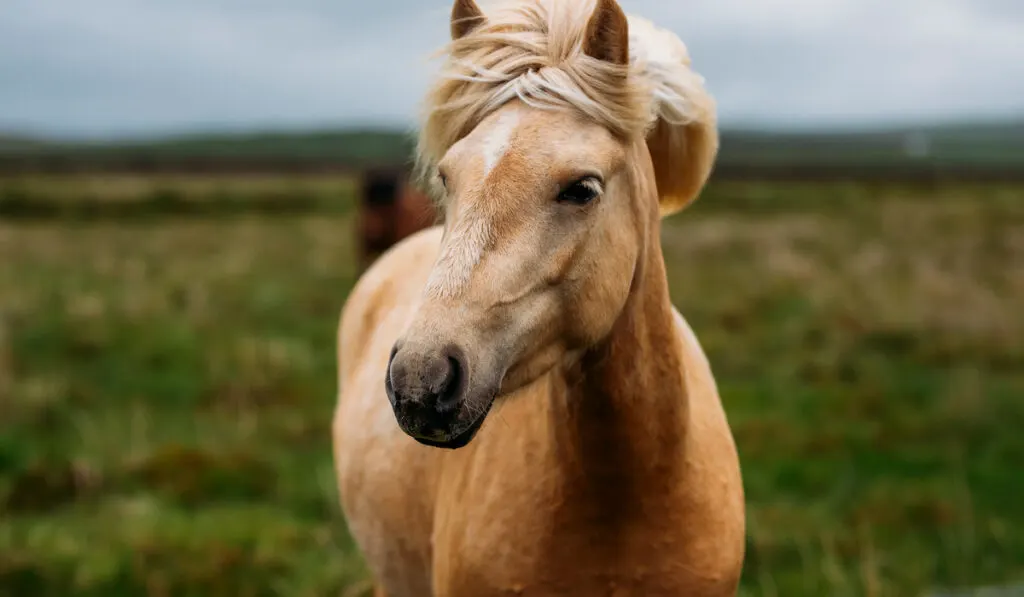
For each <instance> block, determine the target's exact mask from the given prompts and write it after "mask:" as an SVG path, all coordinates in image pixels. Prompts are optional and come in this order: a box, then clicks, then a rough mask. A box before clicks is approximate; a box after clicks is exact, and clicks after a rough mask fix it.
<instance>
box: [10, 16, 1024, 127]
mask: <svg viewBox="0 0 1024 597" xmlns="http://www.w3.org/2000/svg"><path fill="white" fill-rule="evenodd" d="M623 6H624V7H625V8H626V9H627V10H628V11H632V12H637V13H639V14H643V15H644V16H648V17H649V18H652V19H653V20H655V21H656V22H658V23H660V24H662V25H664V26H666V27H669V28H671V29H673V30H674V31H676V32H678V33H679V34H680V35H681V36H682V37H683V39H684V40H685V41H686V42H687V44H688V45H689V47H690V50H691V53H692V54H693V57H694V61H695V64H696V67H697V69H698V70H699V71H700V72H701V73H702V74H703V75H704V76H705V77H706V78H707V81H708V85H709V86H710V88H711V89H712V91H713V92H714V94H715V95H716V97H717V98H718V101H719V109H720V112H721V116H722V121H723V123H730V122H733V123H739V122H743V123H755V124H774V123H787V124H820V123H826V124H856V123H859V122H868V121H882V120H901V119H930V118H956V117H976V116H985V115H1005V114H1024V44H1021V43H1020V41H1019V40H1020V38H1021V35H1022V33H1021V32H1022V31H1024V3H1020V2H1019V1H1018V0H689V1H687V2H664V1H662V0H623ZM447 13H448V6H447V2H438V3H433V2H431V3H425V2H421V1H417V0H391V1H389V2H386V3H385V2H372V1H370V0H359V1H357V0H341V1H340V2H339V1H338V0H292V1H291V2H290V3H285V2H280V1H277V2H270V1H269V0H91V1H90V2H88V3H85V2H77V1H76V0H6V2H4V4H3V6H2V7H0V128H18V129H28V130H38V131H45V132H52V133H58V134H125V133H134V132H139V133H144V132H149V131H170V130H176V129H196V128H203V127H221V128H223V127H261V126H316V125H321V124H357V123H375V124H376V123H390V124H411V123H412V121H413V118H414V117H415V113H416V107H417V103H418V101H419V97H420V95H421V94H422V92H423V90H424V88H425V86H426V84H427V80H428V77H429V75H430V73H431V66H432V65H431V64H430V63H428V62H427V61H426V58H427V56H428V55H429V53H430V52H431V51H432V50H434V49H436V48H437V47H438V46H439V45H440V44H442V43H443V42H444V40H445V37H446V35H447Z"/></svg>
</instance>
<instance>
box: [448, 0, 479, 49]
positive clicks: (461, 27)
mask: <svg viewBox="0 0 1024 597" xmlns="http://www.w3.org/2000/svg"><path fill="white" fill-rule="evenodd" d="M486 20H487V17H485V16H484V11H482V10H480V7H479V6H477V5H476V2H474V1H473V0H455V4H454V5H453V6H452V39H453V40H455V39H461V38H463V37H465V36H466V35H467V34H468V33H469V32H470V31H472V30H474V29H476V28H477V27H479V26H480V25H483V24H484V22H485V21H486Z"/></svg>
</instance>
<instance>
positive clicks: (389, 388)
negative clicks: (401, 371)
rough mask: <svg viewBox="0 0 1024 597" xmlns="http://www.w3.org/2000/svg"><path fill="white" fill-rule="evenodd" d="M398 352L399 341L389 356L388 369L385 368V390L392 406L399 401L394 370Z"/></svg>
mask: <svg viewBox="0 0 1024 597" xmlns="http://www.w3.org/2000/svg"><path fill="white" fill-rule="evenodd" d="M396 354H398V343H395V345H394V346H393V347H392V348H391V354H390V355H389V356H388V366H387V369H385V370H384V392H385V394H387V397H388V402H390V403H391V405H392V406H394V405H395V404H396V403H397V402H398V395H397V394H396V393H395V383H394V370H393V365H394V364H395V355H396Z"/></svg>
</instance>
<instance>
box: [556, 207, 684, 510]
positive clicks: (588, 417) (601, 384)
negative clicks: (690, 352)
mask: <svg viewBox="0 0 1024 597" xmlns="http://www.w3.org/2000/svg"><path fill="white" fill-rule="evenodd" d="M654 225H655V226H657V223H655V224H654ZM651 236H652V237H653V238H651V240H650V242H649V243H648V246H647V248H646V251H645V255H644V256H643V258H642V262H641V264H640V267H639V268H638V276H637V279H636V280H635V283H634V286H633V289H632V291H631V293H630V296H629V298H628V300H627V302H626V306H625V308H624V310H623V313H622V315H621V316H620V317H619V319H618V321H617V322H616V324H615V325H614V327H613V329H612V332H611V334H610V335H609V336H608V338H607V339H606V340H605V341H604V342H602V343H601V344H600V345H599V346H597V347H595V348H594V349H593V350H591V351H590V352H589V353H587V354H586V355H585V356H584V357H583V358H582V359H581V361H580V362H579V364H578V365H577V366H576V367H574V369H573V370H572V371H571V372H570V373H569V375H568V378H567V379H566V382H567V383H566V385H565V388H564V392H563V395H564V400H563V401H558V402H559V403H560V404H559V406H556V407H555V409H554V411H553V412H554V413H555V416H556V417H560V418H562V420H560V421H554V422H553V423H554V426H555V429H556V431H555V433H556V434H558V435H560V436H561V441H559V442H558V443H559V444H560V450H559V451H560V454H561V456H562V457H563V458H565V459H568V462H569V463H571V466H570V469H575V470H576V471H577V473H579V474H582V476H583V478H584V479H585V483H586V484H588V485H589V484H591V483H593V484H595V486H600V487H603V488H607V487H609V486H610V485H617V486H618V487H619V489H620V490H626V489H628V487H629V486H630V485H631V484H633V485H635V487H634V488H635V489H636V490H638V491H646V489H644V488H642V487H640V485H650V483H655V484H656V483H658V482H659V481H662V482H667V481H668V479H667V477H671V476H672V475H674V473H675V472H677V470H678V466H677V465H678V464H679V463H680V461H681V458H683V454H682V446H683V440H684V439H685V434H686V424H685V421H686V419H687V416H686V415H687V414H688V413H687V409H688V401H687V395H686V387H685V385H684V379H683V378H684V373H683V367H684V363H683V355H682V344H681V342H680V339H679V336H678V331H677V326H676V321H675V315H674V312H673V308H672V304H671V301H670V299H669V293H668V283H667V280H666V278H665V263H664V259H663V257H662V253H661V248H660V243H659V238H658V234H657V232H656V228H655V230H653V231H652V233H651ZM602 491H604V489H602ZM620 497H625V496H620Z"/></svg>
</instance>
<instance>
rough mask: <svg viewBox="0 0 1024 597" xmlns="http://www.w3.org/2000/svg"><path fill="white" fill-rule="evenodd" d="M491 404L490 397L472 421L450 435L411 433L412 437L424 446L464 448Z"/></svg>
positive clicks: (479, 425)
mask: <svg viewBox="0 0 1024 597" xmlns="http://www.w3.org/2000/svg"><path fill="white" fill-rule="evenodd" d="M493 405H494V398H491V399H490V400H488V401H487V406H486V407H485V408H484V409H483V411H482V412H481V413H480V414H479V415H478V416H477V418H476V419H474V420H473V422H472V423H470V424H469V425H467V426H466V427H464V428H462V429H460V430H458V431H456V432H455V433H452V434H451V435H434V436H433V437H425V436H420V435H413V436H412V438H413V439H414V440H416V441H418V442H419V443H421V444H423V445H424V446H430V447H431V448H447V449H449V450H457V449H459V448H464V447H466V445H467V444H469V442H471V441H472V440H473V438H474V437H476V433H477V432H478V431H480V427H482V426H483V424H484V419H486V418H487V415H488V414H489V413H490V412H491V407H492V406H493Z"/></svg>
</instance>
